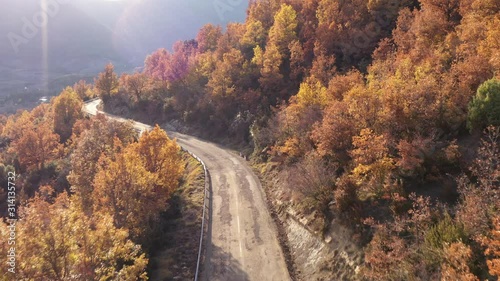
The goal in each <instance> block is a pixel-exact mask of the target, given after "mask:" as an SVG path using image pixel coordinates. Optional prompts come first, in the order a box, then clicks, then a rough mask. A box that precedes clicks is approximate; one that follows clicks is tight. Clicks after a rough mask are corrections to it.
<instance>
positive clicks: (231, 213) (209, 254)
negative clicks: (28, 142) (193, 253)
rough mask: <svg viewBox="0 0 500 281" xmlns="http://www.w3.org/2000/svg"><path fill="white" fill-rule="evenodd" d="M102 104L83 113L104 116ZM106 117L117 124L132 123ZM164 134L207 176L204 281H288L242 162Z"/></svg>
mask: <svg viewBox="0 0 500 281" xmlns="http://www.w3.org/2000/svg"><path fill="white" fill-rule="evenodd" d="M100 102H101V101H100V100H92V101H89V102H87V103H85V105H84V110H85V111H86V112H87V113H88V114H91V115H96V114H97V113H103V112H100V111H98V109H97V106H98V105H99V103H100ZM103 114H104V113H103ZM106 115H107V116H108V117H109V118H112V119H115V120H118V121H122V122H126V121H130V120H129V119H124V118H120V117H117V116H113V115H109V114H106ZM130 122H132V124H133V126H134V128H136V129H137V130H139V131H144V130H149V129H151V126H149V125H146V124H142V123H139V122H135V121H130ZM167 133H168V135H169V136H170V137H173V138H176V139H177V142H178V143H179V144H180V145H181V146H182V147H184V148H185V149H187V150H189V151H191V152H192V153H194V154H196V155H197V156H198V157H199V158H201V159H202V160H203V161H204V162H205V164H206V166H207V168H208V170H209V171H210V175H211V181H212V191H213V193H212V198H211V199H212V202H211V203H212V210H211V216H212V217H211V218H209V228H208V229H209V233H208V235H207V244H206V245H207V246H206V247H207V248H206V256H205V268H204V270H203V272H202V280H210V281H212V280H220V281H247V280H248V281H250V280H257V281H267V280H269V281H288V280H290V276H289V273H288V270H287V266H286V263H285V258H284V256H283V253H282V250H281V247H280V245H279V242H278V239H277V231H276V226H275V225H274V222H273V220H272V218H271V216H270V215H269V211H268V209H267V206H266V203H265V200H264V196H263V194H262V189H261V185H260V182H259V180H258V178H257V177H256V176H255V174H254V173H253V172H252V171H251V169H250V168H249V167H248V165H247V163H246V161H245V160H244V159H242V158H241V157H238V156H237V155H235V154H234V153H232V152H231V151H229V150H228V149H225V148H223V147H221V146H218V145H216V144H214V143H210V142H207V141H204V140H201V139H198V138H195V137H192V136H188V135H184V134H181V133H177V132H172V131H167Z"/></svg>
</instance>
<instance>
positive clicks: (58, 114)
mask: <svg viewBox="0 0 500 281" xmlns="http://www.w3.org/2000/svg"><path fill="white" fill-rule="evenodd" d="M82 106H83V102H82V100H81V98H80V97H79V96H78V94H77V93H76V92H75V91H74V90H73V89H72V88H71V87H67V88H66V89H64V90H63V91H62V93H61V94H60V95H59V96H57V97H56V98H54V100H53V112H54V131H55V132H56V133H57V134H58V135H59V136H60V137H61V141H63V142H64V141H66V140H67V139H69V137H71V134H72V132H73V125H75V123H76V121H77V120H78V119H80V118H82V117H83V113H82Z"/></svg>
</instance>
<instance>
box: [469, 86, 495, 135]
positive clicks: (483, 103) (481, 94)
mask: <svg viewBox="0 0 500 281" xmlns="http://www.w3.org/2000/svg"><path fill="white" fill-rule="evenodd" d="M487 125H493V126H498V125H500V80H498V79H496V78H493V79H490V80H488V81H486V82H484V83H483V84H482V85H481V86H479V88H478V90H477V93H476V96H475V97H474V98H473V100H472V102H471V103H470V104H469V115H468V119H467V128H468V129H469V130H471V131H472V130H474V129H483V128H485V127H486V126H487Z"/></svg>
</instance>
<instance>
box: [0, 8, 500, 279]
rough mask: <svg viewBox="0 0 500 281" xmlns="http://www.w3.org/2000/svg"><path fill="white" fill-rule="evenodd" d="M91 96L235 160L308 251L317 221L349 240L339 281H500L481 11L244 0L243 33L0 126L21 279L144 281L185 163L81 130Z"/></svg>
mask: <svg viewBox="0 0 500 281" xmlns="http://www.w3.org/2000/svg"><path fill="white" fill-rule="evenodd" d="M166 47H169V46H166ZM103 67H104V66H103ZM95 97H99V98H100V99H101V100H102V101H103V110H105V111H106V112H110V113H113V114H115V115H120V116H126V117H128V118H133V119H136V120H141V121H142V122H145V123H149V124H169V126H173V127H175V128H176V129H177V130H183V131H187V132H190V133H192V134H196V135H197V136H200V137H202V138H205V139H210V140H213V141H215V142H219V143H223V144H224V145H227V146H229V147H233V148H234V149H237V150H239V151H243V152H244V153H245V154H246V155H247V156H248V157H249V159H250V161H251V164H252V166H253V167H254V168H255V170H256V172H258V173H259V174H260V177H261V178H262V179H263V181H264V182H265V184H263V185H264V186H265V188H266V189H267V190H266V193H267V194H268V196H270V197H271V201H273V202H276V200H273V199H272V196H275V195H276V194H278V193H279V194H285V195H283V196H284V198H286V200H281V199H280V200H281V201H287V202H288V203H287V204H288V205H286V206H285V205H283V206H285V207H286V208H292V209H294V210H295V211H296V212H298V213H300V214H304V215H307V216H308V218H309V221H308V227H310V228H311V229H313V230H314V231H315V233H316V234H317V235H318V236H319V237H322V236H323V235H325V233H327V231H328V230H329V229H331V228H332V227H334V226H332V224H331V222H332V220H335V222H336V223H338V224H341V225H342V227H345V228H346V229H348V230H349V231H350V233H352V237H353V242H352V243H354V244H356V246H357V247H358V248H359V251H360V253H361V257H362V258H361V260H360V261H359V264H358V269H357V270H356V272H355V273H353V274H352V275H350V277H349V279H352V280H450V281H451V280H498V278H499V276H500V235H499V233H500V162H499V159H500V5H499V3H498V1H497V0H400V1H396V0H352V1H345V0H301V1H298V0H252V1H250V4H249V7H248V10H247V18H246V21H245V22H244V23H231V24H228V25H227V26H226V27H220V26H214V25H211V24H207V25H205V26H203V27H202V28H201V29H200V31H199V33H198V35H197V36H196V38H194V39H193V40H189V41H180V42H177V43H176V44H174V46H173V47H172V49H171V50H167V49H160V50H157V51H156V52H154V53H152V54H150V55H149V56H148V57H147V58H146V59H145V63H144V67H143V68H142V70H141V71H139V72H136V73H129V74H122V75H118V74H116V73H115V71H114V68H113V65H111V64H109V65H107V66H106V67H105V69H104V71H103V72H102V73H100V74H99V76H98V77H96V78H95V80H94V81H93V83H89V82H85V81H80V82H78V83H77V84H75V85H74V86H70V87H67V88H66V89H65V90H64V91H62V92H61V93H60V95H59V96H57V97H55V98H53V99H52V100H51V101H50V103H46V104H41V105H39V106H38V107H36V108H34V109H32V110H31V111H19V112H18V113H16V114H15V115H11V116H1V117H0V133H1V136H0V183H1V186H2V189H0V198H1V203H0V206H1V208H0V210H2V212H3V210H6V209H7V208H6V206H4V205H5V204H6V203H5V202H6V200H4V198H6V197H7V186H8V184H7V182H6V181H7V178H8V173H9V172H14V171H15V173H16V174H17V176H18V177H17V179H16V189H17V190H18V197H19V199H18V201H19V202H18V206H19V221H18V223H17V231H18V236H19V237H23V238H22V239H19V240H18V242H17V245H16V248H17V253H18V260H19V264H18V268H17V269H18V276H19V277H20V278H21V279H23V280H70V279H71V280H146V279H147V276H148V272H147V267H148V257H149V251H150V250H151V248H153V247H154V245H155V243H158V239H160V238H158V237H161V230H159V229H158V221H159V220H160V217H161V214H162V213H164V212H165V211H167V209H168V208H169V200H170V198H171V196H172V194H173V193H174V192H175V191H176V189H178V188H179V185H180V179H181V177H182V175H183V174H184V173H185V167H186V160H185V158H184V157H183V155H182V152H181V150H180V147H179V145H178V144H177V143H176V141H175V140H173V139H171V138H169V136H167V133H166V132H165V131H164V130H163V129H161V128H160V126H156V127H155V128H154V129H153V130H152V131H150V132H146V133H144V134H142V135H141V136H139V135H138V134H137V132H136V131H134V129H133V128H132V127H131V126H130V125H129V124H127V123H117V122H114V121H111V120H107V119H106V118H105V117H104V116H102V115H99V116H97V117H92V118H89V117H87V116H85V114H84V112H83V111H82V106H83V103H84V101H87V100H89V99H92V98H95ZM162 127H163V126H162ZM272 179H274V180H272ZM273 194H274V195H273ZM274 199H276V198H274ZM2 204H3V205H2ZM278 205H279V204H278ZM278 205H275V207H276V209H280V208H279V206H278ZM1 215H2V216H6V215H7V214H6V213H2V214H1ZM1 231H7V227H6V226H2V227H0V233H1ZM4 235H7V233H2V236H4ZM8 247H9V246H8V244H7V241H6V240H3V239H2V240H0V249H4V250H5V252H7V250H6V249H8ZM41 253H43V254H41ZM2 258H4V257H2ZM332 259H333V257H332ZM74 276H79V277H78V278H77V279H73V278H74ZM0 280H3V279H2V277H0ZM5 280H8V279H5Z"/></svg>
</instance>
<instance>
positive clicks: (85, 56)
mask: <svg viewBox="0 0 500 281" xmlns="http://www.w3.org/2000/svg"><path fill="white" fill-rule="evenodd" d="M247 6H248V0H118V1H115V0H0V7H1V9H0V96H2V95H6V94H9V93H12V92H15V91H19V90H20V89H25V88H26V87H27V88H29V89H32V88H36V89H40V90H39V91H40V92H50V93H52V92H57V91H58V90H59V89H60V88H61V87H62V86H63V85H68V84H72V83H74V80H78V79H80V77H83V78H86V79H90V78H89V77H93V76H95V75H96V73H98V72H99V71H101V70H102V69H103V68H104V66H105V65H106V63H108V62H112V63H114V64H115V67H116V70H117V71H118V72H122V71H127V72H130V71H132V70H133V69H134V68H135V67H138V66H142V64H143V62H144V59H145V57H146V55H147V54H150V53H151V52H153V51H155V50H156V49H158V48H167V49H170V48H171V46H172V44H173V43H174V42H176V41H178V40H187V39H192V38H194V37H195V36H196V34H197V32H198V30H199V28H200V27H202V26H203V25H204V24H206V23H213V24H220V25H222V26H225V25H226V24H227V23H228V22H243V21H244V19H245V15H246V8H247ZM54 85H55V86H54ZM51 89H55V90H51Z"/></svg>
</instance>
